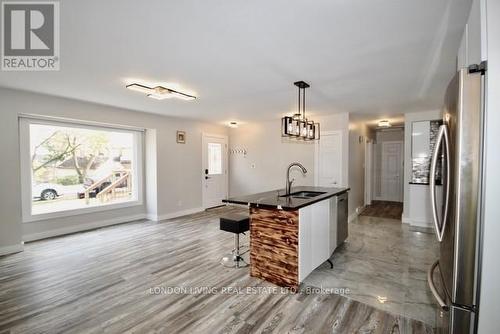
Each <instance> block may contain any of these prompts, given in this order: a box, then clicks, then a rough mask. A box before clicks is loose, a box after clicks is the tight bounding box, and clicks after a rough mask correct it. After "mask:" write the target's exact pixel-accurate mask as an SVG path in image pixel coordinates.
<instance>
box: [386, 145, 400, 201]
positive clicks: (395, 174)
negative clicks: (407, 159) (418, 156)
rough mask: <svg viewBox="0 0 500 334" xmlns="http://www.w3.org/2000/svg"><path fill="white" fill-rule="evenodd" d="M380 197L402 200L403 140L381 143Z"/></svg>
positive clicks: (388, 199) (387, 199)
mask: <svg viewBox="0 0 500 334" xmlns="http://www.w3.org/2000/svg"><path fill="white" fill-rule="evenodd" d="M381 181H382V182H381V197H382V198H381V199H383V200H386V201H394V202H402V201H403V142H383V143H382V170H381Z"/></svg>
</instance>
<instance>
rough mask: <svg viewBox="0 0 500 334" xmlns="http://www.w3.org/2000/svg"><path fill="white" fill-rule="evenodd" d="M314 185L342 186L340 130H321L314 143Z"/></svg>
mask: <svg viewBox="0 0 500 334" xmlns="http://www.w3.org/2000/svg"><path fill="white" fill-rule="evenodd" d="M315 160H316V163H315V165H316V185H317V186H319V187H340V186H343V179H342V132H341V131H329V132H322V133H321V136H320V140H319V141H318V142H317V143H316V159H315Z"/></svg>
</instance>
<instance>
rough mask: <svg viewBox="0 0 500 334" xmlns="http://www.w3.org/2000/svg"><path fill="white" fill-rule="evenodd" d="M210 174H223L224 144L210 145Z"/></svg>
mask: <svg viewBox="0 0 500 334" xmlns="http://www.w3.org/2000/svg"><path fill="white" fill-rule="evenodd" d="M208 174H210V175H218V174H222V144H221V143H208Z"/></svg>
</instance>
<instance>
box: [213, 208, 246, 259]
mask: <svg viewBox="0 0 500 334" xmlns="http://www.w3.org/2000/svg"><path fill="white" fill-rule="evenodd" d="M220 229H221V231H226V232H231V233H234V250H233V252H232V254H226V255H224V256H223V257H222V259H221V264H222V265H223V266H225V267H230V268H233V267H236V268H242V267H246V266H248V264H247V263H246V262H245V261H244V260H243V258H242V257H241V254H240V233H243V234H245V232H247V231H248V230H249V229H250V218H248V216H245V215H240V214H229V215H226V216H224V217H221V218H220Z"/></svg>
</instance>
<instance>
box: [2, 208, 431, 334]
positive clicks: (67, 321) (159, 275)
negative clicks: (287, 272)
mask: <svg viewBox="0 0 500 334" xmlns="http://www.w3.org/2000/svg"><path fill="white" fill-rule="evenodd" d="M228 210H239V209H228V208H222V209H217V210H213V211H210V212H205V213H201V214H196V215H191V216H187V217H182V218H179V219H175V220H169V221H163V222H160V223H154V222H148V221H145V222H134V223H129V224H123V225H118V226H113V227H108V228H103V229H98V230H94V231H89V232H85V233H78V234H73V235H68V236H64V237H60V238H53V239H48V240H42V241H38V242H33V243H28V244H26V245H25V251H24V252H22V253H18V254H14V255H10V256H4V257H0V333H102V332H107V333H146V332H155V333H254V332H255V333H261V332H262V333H286V332H293V333H431V332H432V329H431V328H430V327H429V326H428V325H425V324H424V323H423V322H419V321H415V320H410V319H408V318H405V317H403V316H400V315H393V314H391V313H387V312H384V311H382V310H380V309H377V308H374V307H371V306H369V305H367V304H363V303H360V302H358V301H355V300H353V299H350V298H346V297H344V296H341V295H335V294H331V293H316V292H311V291H307V290H306V289H305V288H306V287H304V291H303V292H301V293H297V294H290V293H279V291H278V293H274V292H275V291H273V289H274V286H273V285H272V284H268V283H266V282H262V281H260V280H258V279H255V278H251V277H249V275H248V269H229V268H225V267H222V266H221V265H219V263H218V261H219V258H220V256H221V255H222V254H223V253H226V252H227V251H228V250H230V249H231V248H232V240H233V239H232V235H231V234H229V233H224V232H221V231H219V229H218V219H217V218H218V216H219V215H220V214H221V213H224V212H227V211H228ZM355 231H356V230H355V229H354V228H353V231H352V232H353V233H354V232H355ZM337 263H338V261H337ZM338 265H339V264H338ZM339 266H340V265H339ZM317 270H318V271H320V272H322V271H323V266H322V267H320V268H319V269H317ZM238 288H240V290H238ZM266 288H267V290H266ZM258 289H261V290H258Z"/></svg>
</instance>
